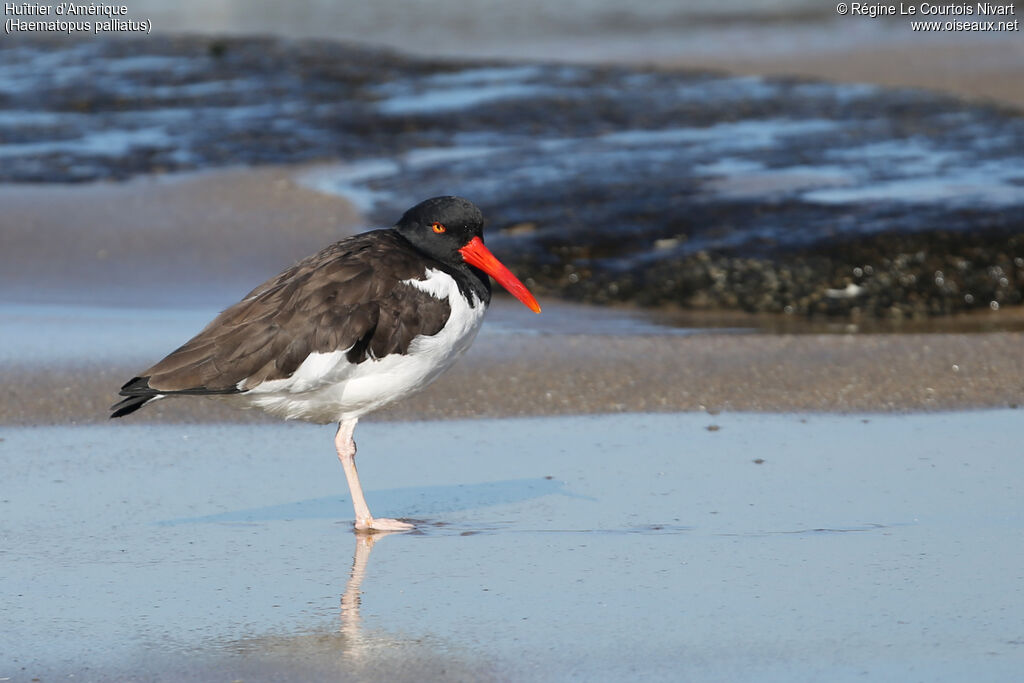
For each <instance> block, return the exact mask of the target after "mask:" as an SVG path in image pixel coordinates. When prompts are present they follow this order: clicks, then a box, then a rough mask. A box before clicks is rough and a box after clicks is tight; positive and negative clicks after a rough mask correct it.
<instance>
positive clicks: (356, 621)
mask: <svg viewBox="0 0 1024 683" xmlns="http://www.w3.org/2000/svg"><path fill="white" fill-rule="evenodd" d="M390 535H391V534H390V533H387V532H385V533H375V534H354V536H355V539H356V549H355V555H354V556H353V557H352V572H351V573H350V574H349V577H348V582H347V583H346V584H345V592H344V593H342V595H341V634H342V635H343V636H344V637H345V643H346V648H345V658H346V659H352V660H356V661H358V660H361V659H363V658H364V657H365V656H366V654H367V652H368V651H369V649H370V645H371V639H370V638H369V637H367V635H366V634H365V633H364V632H363V627H362V618H361V617H360V615H359V607H360V602H361V600H362V594H363V593H362V585H363V579H365V578H366V565H367V563H368V562H369V561H370V551H371V550H373V545H374V544H375V543H376V542H377V541H379V540H380V539H382V538H384V537H385V536H390Z"/></svg>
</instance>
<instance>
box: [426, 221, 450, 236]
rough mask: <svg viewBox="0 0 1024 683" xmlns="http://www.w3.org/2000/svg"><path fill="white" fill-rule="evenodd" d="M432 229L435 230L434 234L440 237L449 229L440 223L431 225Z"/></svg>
mask: <svg viewBox="0 0 1024 683" xmlns="http://www.w3.org/2000/svg"><path fill="white" fill-rule="evenodd" d="M430 227H432V228H433V229H434V232H436V233H437V234H438V235H440V234H441V233H442V232H444V231H445V230H447V229H448V228H446V227H444V226H443V225H441V224H440V223H431V224H430Z"/></svg>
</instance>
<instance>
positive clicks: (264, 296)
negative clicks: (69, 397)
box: [121, 230, 451, 397]
mask: <svg viewBox="0 0 1024 683" xmlns="http://www.w3.org/2000/svg"><path fill="white" fill-rule="evenodd" d="M423 276H424V268H423V261H422V256H419V255H418V254H417V253H416V252H415V251H413V250H412V248H411V247H410V246H409V244H408V242H406V241H405V240H404V238H402V237H401V236H399V235H397V234H396V233H395V232H394V231H392V230H377V231H374V232H369V233H364V234H362V235H357V236H355V237H350V238H348V239H345V240H342V241H340V242H336V243H335V244H332V245H331V246H329V247H327V248H326V249H324V250H323V251H321V252H320V253H318V254H315V255H314V256H311V257H309V258H307V259H305V260H304V261H301V262H300V263H298V264H296V265H294V266H293V267H291V268H289V269H288V270H286V271H284V272H283V273H281V274H280V275H278V276H277V277H275V278H273V279H271V280H268V281H267V282H265V283H264V284H262V285H260V286H259V287H257V288H256V289H254V290H253V291H252V292H250V293H249V294H248V295H247V296H246V297H245V298H244V299H243V300H242V301H240V302H238V303H237V304H235V305H234V306H232V307H230V308H228V309H227V310H225V311H224V312H223V313H221V314H220V315H218V316H217V317H216V318H215V319H214V320H213V321H212V322H211V323H210V324H209V325H207V326H206V328H205V329H203V331H202V332H200V333H199V334H197V335H196V336H195V337H193V338H192V339H190V340H189V341H188V342H186V343H185V344H184V345H183V346H181V347H180V348H179V349H177V350H176V351H174V352H173V353H171V354H170V355H169V356H167V357H166V358H164V359H163V360H162V361H160V362H159V363H157V364H156V365H154V366H153V367H151V368H149V369H148V370H146V371H145V372H143V373H141V374H140V376H139V378H136V379H135V380H132V381H131V382H129V383H128V384H126V385H125V386H124V387H123V388H122V392H121V393H122V395H125V396H140V397H141V396H142V392H143V391H145V392H146V393H149V394H151V395H155V394H157V393H174V392H180V393H189V394H197V393H236V392H238V391H244V390H246V389H251V388H252V387H255V386H256V385H258V384H260V383H261V382H264V381H267V380H274V379H282V378H286V377H289V376H291V374H292V373H294V372H295V370H296V369H297V368H298V367H299V365H301V364H302V362H303V361H304V360H305V359H306V357H307V356H309V354H311V353H315V352H331V351H336V350H343V349H349V351H348V354H347V358H348V360H349V362H352V363H359V362H362V361H364V360H365V359H366V358H367V357H372V358H381V357H383V356H386V355H389V354H392V353H405V352H406V351H407V350H408V348H409V344H410V343H411V342H412V340H413V339H414V338H416V337H417V336H420V335H434V334H437V333H438V332H439V331H441V329H442V328H443V327H444V325H445V323H446V322H447V320H448V316H449V315H450V312H451V311H450V308H449V306H448V302H447V301H441V300H438V299H436V298H434V297H432V296H430V295H429V294H427V293H426V292H423V291H421V290H419V289H417V288H415V287H412V286H410V285H407V284H402V280H409V279H421V278H422V277H423ZM143 382H144V384H142V383H143ZM140 385H141V386H140Z"/></svg>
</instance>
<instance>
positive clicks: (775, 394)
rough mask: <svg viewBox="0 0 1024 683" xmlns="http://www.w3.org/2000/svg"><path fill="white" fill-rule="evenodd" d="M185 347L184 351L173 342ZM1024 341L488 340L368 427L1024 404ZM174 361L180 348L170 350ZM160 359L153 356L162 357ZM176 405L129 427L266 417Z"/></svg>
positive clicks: (13, 416) (52, 420) (2, 404)
mask: <svg viewBox="0 0 1024 683" xmlns="http://www.w3.org/2000/svg"><path fill="white" fill-rule="evenodd" d="M175 343H177V342H175ZM1022 346H1024V334H1021V333H1014V332H1000V333H981V334H939V335H920V334H872V335H793V336H790V335H764V334H699V335H692V336H673V335H664V336H654V335H651V336H626V335H623V336H616V335H607V336H605V335H582V334H571V335H570V334H567V335H520V334H514V333H511V334H492V335H488V334H486V333H484V334H482V335H481V337H480V338H479V339H478V340H477V342H476V344H475V345H474V347H473V348H472V349H471V350H470V352H469V353H468V354H467V356H466V357H465V358H464V359H463V360H462V361H461V362H460V363H459V364H457V365H456V366H455V367H454V368H453V369H452V370H451V371H449V372H448V373H447V374H446V375H445V376H443V377H442V378H441V379H439V380H438V381H437V382H436V383H435V384H433V385H432V386H430V387H429V388H428V389H426V390H425V391H424V392H422V393H420V394H417V395H416V396H415V397H413V398H410V399H407V400H405V401H402V402H400V403H397V404H394V405H393V406H391V407H389V408H387V409H384V410H382V411H379V412H377V413H375V414H374V415H372V416H370V417H368V418H367V419H372V420H410V419H413V420H416V419H449V418H468V417H503V416H527V415H571V414H586V413H614V412H644V411H655V412H668V411H712V412H716V411H737V410H740V411H773V412H777V411H783V412H789V411H819V412H821V411H824V412H851V411H860V412H864V411H867V412H901V411H921V410H924V411H933V410H956V409H969V408H991V407H1007V406H1017V405H1019V404H1022V403H1024V382H1022V378H1024V357H1022V355H1021V353H1020V349H1021V348H1022ZM165 348H166V349H167V350H168V351H169V350H171V349H172V348H173V343H171V344H168V345H167V346H166V347H165ZM159 353H160V352H157V353H156V354H154V356H152V360H153V361H154V362H155V360H158V358H157V356H158V355H159ZM149 362H150V361H149V360H146V359H141V358H140V359H138V361H137V362H135V363H134V364H128V363H124V362H95V361H94V362H81V363H69V364H66V365H64V366H60V365H58V366H34V365H33V366H28V367H26V366H6V367H3V368H2V372H3V375H4V378H5V384H6V386H7V391H5V392H4V393H3V396H2V397H0V423H5V424H82V423H91V422H101V421H104V420H106V419H107V415H108V411H107V408H108V407H109V406H110V405H111V404H112V403H114V401H115V400H116V398H117V396H116V394H117V388H118V387H119V386H120V385H121V384H123V383H124V382H125V381H127V380H128V379H130V378H131V377H133V376H134V374H135V373H137V372H139V371H140V370H142V369H143V368H144V367H145V365H146V364H147V363H149ZM270 419H271V418H266V417H264V416H263V415H262V414H261V413H259V412H253V411H244V410H235V409H233V408H231V407H229V406H227V405H225V404H222V403H220V402H218V401H216V400H213V399H197V398H189V399H169V400H165V401H161V402H158V403H154V404H152V405H150V406H147V407H146V409H145V410H143V411H142V412H140V413H138V414H137V415H133V416H131V417H130V418H126V419H125V421H131V422H140V421H141V422H179V421H181V422H235V421H268V420H270Z"/></svg>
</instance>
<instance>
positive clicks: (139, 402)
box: [110, 394, 156, 419]
mask: <svg viewBox="0 0 1024 683" xmlns="http://www.w3.org/2000/svg"><path fill="white" fill-rule="evenodd" d="M154 398H156V394H154V395H152V396H129V397H128V398H126V399H124V400H122V401H120V402H118V403H115V404H114V405H112V406H110V409H111V410H113V411H114V412H112V413H111V414H110V417H111V419H113V418H115V417H124V416H125V415H130V414H131V413H134V412H135V411H136V410H138V409H139V408H141V407H142V406H144V405H146V404H147V403H149V402H150V401H152V400H153V399H154Z"/></svg>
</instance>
